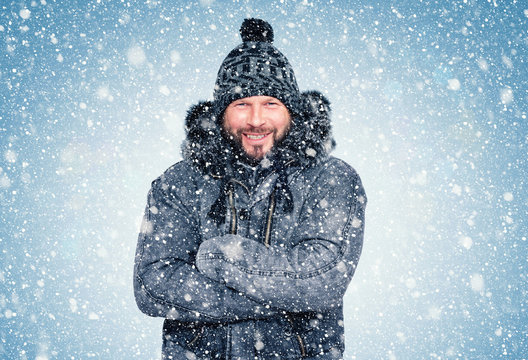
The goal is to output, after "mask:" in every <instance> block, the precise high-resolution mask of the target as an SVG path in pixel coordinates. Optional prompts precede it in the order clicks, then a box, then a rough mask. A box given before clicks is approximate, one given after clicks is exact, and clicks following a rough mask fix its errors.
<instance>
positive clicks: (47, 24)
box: [0, 0, 528, 360]
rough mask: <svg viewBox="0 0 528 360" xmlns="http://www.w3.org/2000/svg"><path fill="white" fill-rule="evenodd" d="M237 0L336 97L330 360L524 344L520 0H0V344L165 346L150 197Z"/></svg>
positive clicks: (17, 349)
mask: <svg viewBox="0 0 528 360" xmlns="http://www.w3.org/2000/svg"><path fill="white" fill-rule="evenodd" d="M246 16H254V17H261V18H264V19H266V20H268V21H269V22H270V23H271V24H272V25H273V27H274V29H275V31H276V33H277V35H276V36H277V38H276V40H275V41H276V44H277V47H278V48H280V50H281V51H283V52H284V54H285V55H286V56H287V57H288V59H289V60H290V62H291V63H292V66H293V67H294V69H295V72H296V76H297V78H298V82H299V86H300V88H301V90H310V89H318V90H321V91H323V92H324V94H325V96H327V97H328V98H329V99H330V101H331V102H332V109H333V112H332V118H333V131H334V134H335V138H336V141H337V148H336V150H335V152H334V154H335V155H336V156H338V157H340V158H342V159H344V160H345V161H347V162H348V163H350V164H351V165H353V166H354V167H355V168H356V169H357V170H358V172H359V173H360V174H361V176H362V180H363V183H364V185H365V188H366V190H367V193H368V194H369V202H370V205H369V209H368V210H367V217H366V221H365V225H366V233H365V245H364V249H363V255H362V258H361V260H360V262H359V264H358V268H357V271H356V273H355V275H354V278H353V280H352V283H351V285H350V287H349V290H348V292H347V295H346V296H345V320H344V326H345V337H346V352H345V359H395V360H396V359H400V360H401V359H522V358H526V354H527V353H528V330H527V327H526V324H527V323H528V316H527V305H528V304H527V301H528V300H527V299H528V288H527V285H526V284H527V283H528V258H527V255H526V254H527V253H528V240H527V234H528V231H527V230H528V224H527V219H528V197H527V195H526V194H528V189H527V185H526V179H528V171H527V170H528V163H527V161H528V119H527V111H528V105H527V104H528V95H527V94H528V75H527V74H528V71H527V69H528V67H527V64H526V61H527V60H526V54H527V53H528V41H527V37H526V29H528V24H527V23H528V5H527V4H526V2H523V1H516V0H512V1H469V0H468V1H440V0H437V1H435V0H433V1H416V2H388V1H386V2H384V1H380V2H371V1H330V2H315V1H313V2H312V1H282V0H280V1H279V0H277V1H246V0H242V1H218V0H199V1H185V2H184V1H175V2H174V1H171V2H163V1H146V2H141V3H139V2H138V3H136V2H132V1H126V0H125V1H115V2H110V1H99V0H88V1H85V2H67V1H62V0H58V1H50V0H47V1H46V0H31V1H30V0H27V1H11V0H7V1H3V2H2V3H1V4H0V39H1V40H0V48H1V50H0V54H1V56H0V84H1V86H0V202H1V207H0V209H1V210H0V216H1V224H2V225H0V263H1V264H2V266H1V267H0V323H1V324H2V326H1V327H0V358H6V359H39V360H44V359H65V358H71V359H89V358H96V359H100V358H101V359H102V358H107V359H116V358H126V359H158V358H159V357H160V349H161V340H162V339H161V322H162V320H161V319H159V318H148V317H146V316H145V315H143V314H142V313H140V312H139V310H138V309H137V307H136V305H135V302H134V297H133V291H132V266H133V263H134V252H135V246H136V240H137V235H138V232H139V231H140V230H141V231H143V232H149V231H151V228H152V226H151V225H150V224H149V222H148V220H147V219H145V220H142V214H143V207H144V203H145V199H146V194H147V191H148V189H149V186H150V181H152V180H153V179H154V178H156V177H157V176H158V175H159V174H160V173H161V172H162V171H163V170H165V169H166V168H167V167H169V166H170V165H171V164H173V163H174V162H176V161H178V160H180V159H181V157H180V144H181V142H182V139H183V136H184V128H183V119H184V117H185V113H186V111H187V109H188V108H189V106H190V105H191V104H194V103H197V102H198V101H199V100H203V99H208V98H210V97H211V96H212V91H213V84H214V81H215V78H216V72H217V70H218V67H219V65H220V63H221V61H222V59H223V58H224V57H225V56H226V55H227V52H228V51H229V50H231V49H232V48H233V47H234V46H236V45H237V44H238V43H239V41H240V40H239V39H238V38H237V37H236V34H237V30H238V27H239V25H240V23H241V20H242V19H243V17H246ZM314 152H315V150H314ZM308 155H309V156H312V155H315V154H312V153H308ZM321 207H323V208H328V209H331V205H330V204H324V203H321ZM141 224H143V225H141ZM351 225H352V226H359V224H358V223H357V221H356V222H352V224H351ZM231 250H232V256H237V254H238V253H239V251H238V249H237V248H234V249H231ZM342 265H343V266H344V264H342ZM191 290H192V289H191ZM191 290H190V291H189V294H187V295H186V297H185V299H186V300H187V301H191V300H194V298H193V292H192V291H191ZM175 311H176V310H175ZM255 347H256V349H257V350H258V349H262V348H264V347H265V344H264V343H263V342H262V341H260V340H259V341H257V342H256V343H255ZM188 358H190V359H192V358H196V357H195V355H194V354H191V353H189V356H188Z"/></svg>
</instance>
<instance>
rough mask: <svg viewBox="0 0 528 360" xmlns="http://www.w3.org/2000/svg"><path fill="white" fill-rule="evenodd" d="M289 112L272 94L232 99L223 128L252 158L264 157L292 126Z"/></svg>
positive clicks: (225, 114)
mask: <svg viewBox="0 0 528 360" xmlns="http://www.w3.org/2000/svg"><path fill="white" fill-rule="evenodd" d="M290 123H291V119H290V113H289V112H288V109H287V108H286V106H284V104H283V103H282V102H281V101H280V100H277V99H276V98H274V97H271V96H251V97H247V98H243V99H239V100H235V101H233V102H232V103H231V104H229V106H228V107H227V108H226V110H225V112H224V123H223V126H224V130H225V131H226V132H227V134H228V135H230V136H231V137H232V139H233V140H234V141H235V143H237V144H238V145H239V147H241V148H242V149H243V150H244V152H245V153H246V155H247V156H249V157H250V158H251V159H253V160H261V159H262V158H263V157H264V155H266V153H268V151H270V150H271V149H272V148H273V146H274V145H275V144H276V143H277V142H279V141H281V140H282V139H283V138H284V137H285V136H286V134H287V133H288V131H289V129H290Z"/></svg>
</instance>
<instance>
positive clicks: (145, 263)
mask: <svg viewBox="0 0 528 360" xmlns="http://www.w3.org/2000/svg"><path fill="white" fill-rule="evenodd" d="M182 188H184V187H182ZM191 191H192V189H190V190H188V192H189V193H190V192H191ZM195 213H196V211H194V209H193V204H192V201H190V202H187V203H185V202H183V201H181V199H179V198H178V197H177V196H176V195H175V194H173V193H171V192H170V189H168V186H167V184H166V183H164V180H161V179H158V180H156V181H155V182H154V183H153V186H152V188H151V190H150V192H149V196H148V204H147V207H146V210H145V216H144V218H143V224H142V227H141V232H140V234H139V239H138V245H137V250H136V258H135V266H134V293H135V297H136V303H137V305H138V307H139V309H140V310H141V311H143V312H144V313H146V314H147V315H150V316H161V317H165V318H170V319H175V320H180V321H200V322H212V323H215V322H223V321H233V320H243V319H258V318H263V317H268V316H271V315H273V314H274V311H273V310H270V309H267V308H266V307H265V306H263V305H262V304H261V303H258V302H256V301H254V300H251V299H250V298H248V297H247V296H245V295H244V294H242V293H240V292H238V291H236V290H233V289H231V288H228V287H226V286H225V284H221V283H219V282H218V281H214V280H212V279H210V278H208V277H206V276H205V275H203V274H201V273H200V272H199V271H198V269H197V268H196V266H195V264H194V256H195V254H196V251H197V249H198V245H199V241H200V239H199V233H200V232H199V228H198V224H197V220H196V215H195Z"/></svg>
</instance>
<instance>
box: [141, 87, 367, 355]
mask: <svg viewBox="0 0 528 360" xmlns="http://www.w3.org/2000/svg"><path fill="white" fill-rule="evenodd" d="M303 96H304V101H305V102H306V104H305V109H306V111H305V112H304V113H302V114H296V115H295V117H294V118H293V120H292V124H293V125H292V128H291V130H290V133H289V135H288V136H287V138H286V139H285V140H284V141H283V142H282V143H281V144H280V145H279V146H277V149H274V150H273V154H271V156H270V158H269V159H268V158H266V159H265V160H264V161H262V162H261V163H260V164H259V165H258V166H257V167H251V166H249V165H245V164H243V163H240V162H237V161H236V159H235V158H234V157H233V156H232V152H230V151H229V145H228V144H227V143H226V142H225V140H223V138H222V136H221V134H220V130H219V128H218V122H217V121H216V119H214V116H213V115H212V114H211V112H210V111H209V109H210V106H209V105H210V104H208V103H202V104H200V105H198V106H196V107H194V108H192V109H191V111H190V112H189V114H188V116H187V119H186V126H187V141H186V143H185V145H184V151H183V153H184V160H183V161H181V162H179V163H177V164H175V165H173V166H172V167H171V168H169V169H168V170H167V171H166V172H165V173H164V174H163V175H161V176H160V177H159V178H158V179H156V180H155V181H154V182H153V183H152V188H151V190H150V192H149V195H148V203H147V207H146V210H145V217H144V221H143V224H142V228H141V231H140V235H139V240H138V246H137V252H136V259H135V268H134V290H135V296H136V301H137V304H138V307H139V308H140V310H141V311H143V312H144V313H146V314H148V315H150V316H161V317H164V318H165V322H164V326H163V350H162V352H163V358H164V359H341V358H342V355H343V351H344V328H343V325H344V324H343V295H344V294H345V291H346V288H347V286H348V284H349V282H350V280H351V278H352V275H353V274H354V271H355V269H356V266H357V263H358V260H359V256H360V253H361V248H362V243H363V230H364V211H365V206H366V196H365V192H364V190H363V187H362V184H361V180H360V178H359V176H358V174H357V173H356V172H355V171H354V169H353V168H351V167H350V166H349V165H347V164H346V163H345V162H343V161H341V160H339V159H336V158H333V157H330V156H329V155H328V152H329V150H330V149H331V148H332V144H333V140H332V139H331V135H330V119H329V103H328V101H327V100H326V99H325V98H324V97H323V96H322V95H321V94H318V93H304V94H303ZM219 135H220V136H219ZM292 136H297V138H295V139H293V138H292ZM213 150H214V151H216V153H212V152H211V151H213ZM212 155H216V157H214V156H212ZM219 204H220V205H219ZM215 206H216V207H215ZM211 209H217V210H218V209H223V210H222V211H220V213H221V215H222V216H221V217H220V220H218V219H215V218H214V216H213V215H214V214H212V213H211Z"/></svg>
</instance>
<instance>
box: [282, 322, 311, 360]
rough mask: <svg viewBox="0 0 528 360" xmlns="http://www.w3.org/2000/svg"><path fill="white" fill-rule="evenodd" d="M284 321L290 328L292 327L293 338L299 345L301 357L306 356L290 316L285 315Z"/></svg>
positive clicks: (301, 340)
mask: <svg viewBox="0 0 528 360" xmlns="http://www.w3.org/2000/svg"><path fill="white" fill-rule="evenodd" d="M286 320H288V322H289V323H290V326H291V327H292V331H293V332H294V333H295V338H296V339H297V342H298V343H299V349H300V350H301V357H305V356H306V348H305V347H304V341H303V339H302V337H301V335H299V334H297V333H296V331H295V328H294V324H293V320H292V318H291V315H290V314H286Z"/></svg>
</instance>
